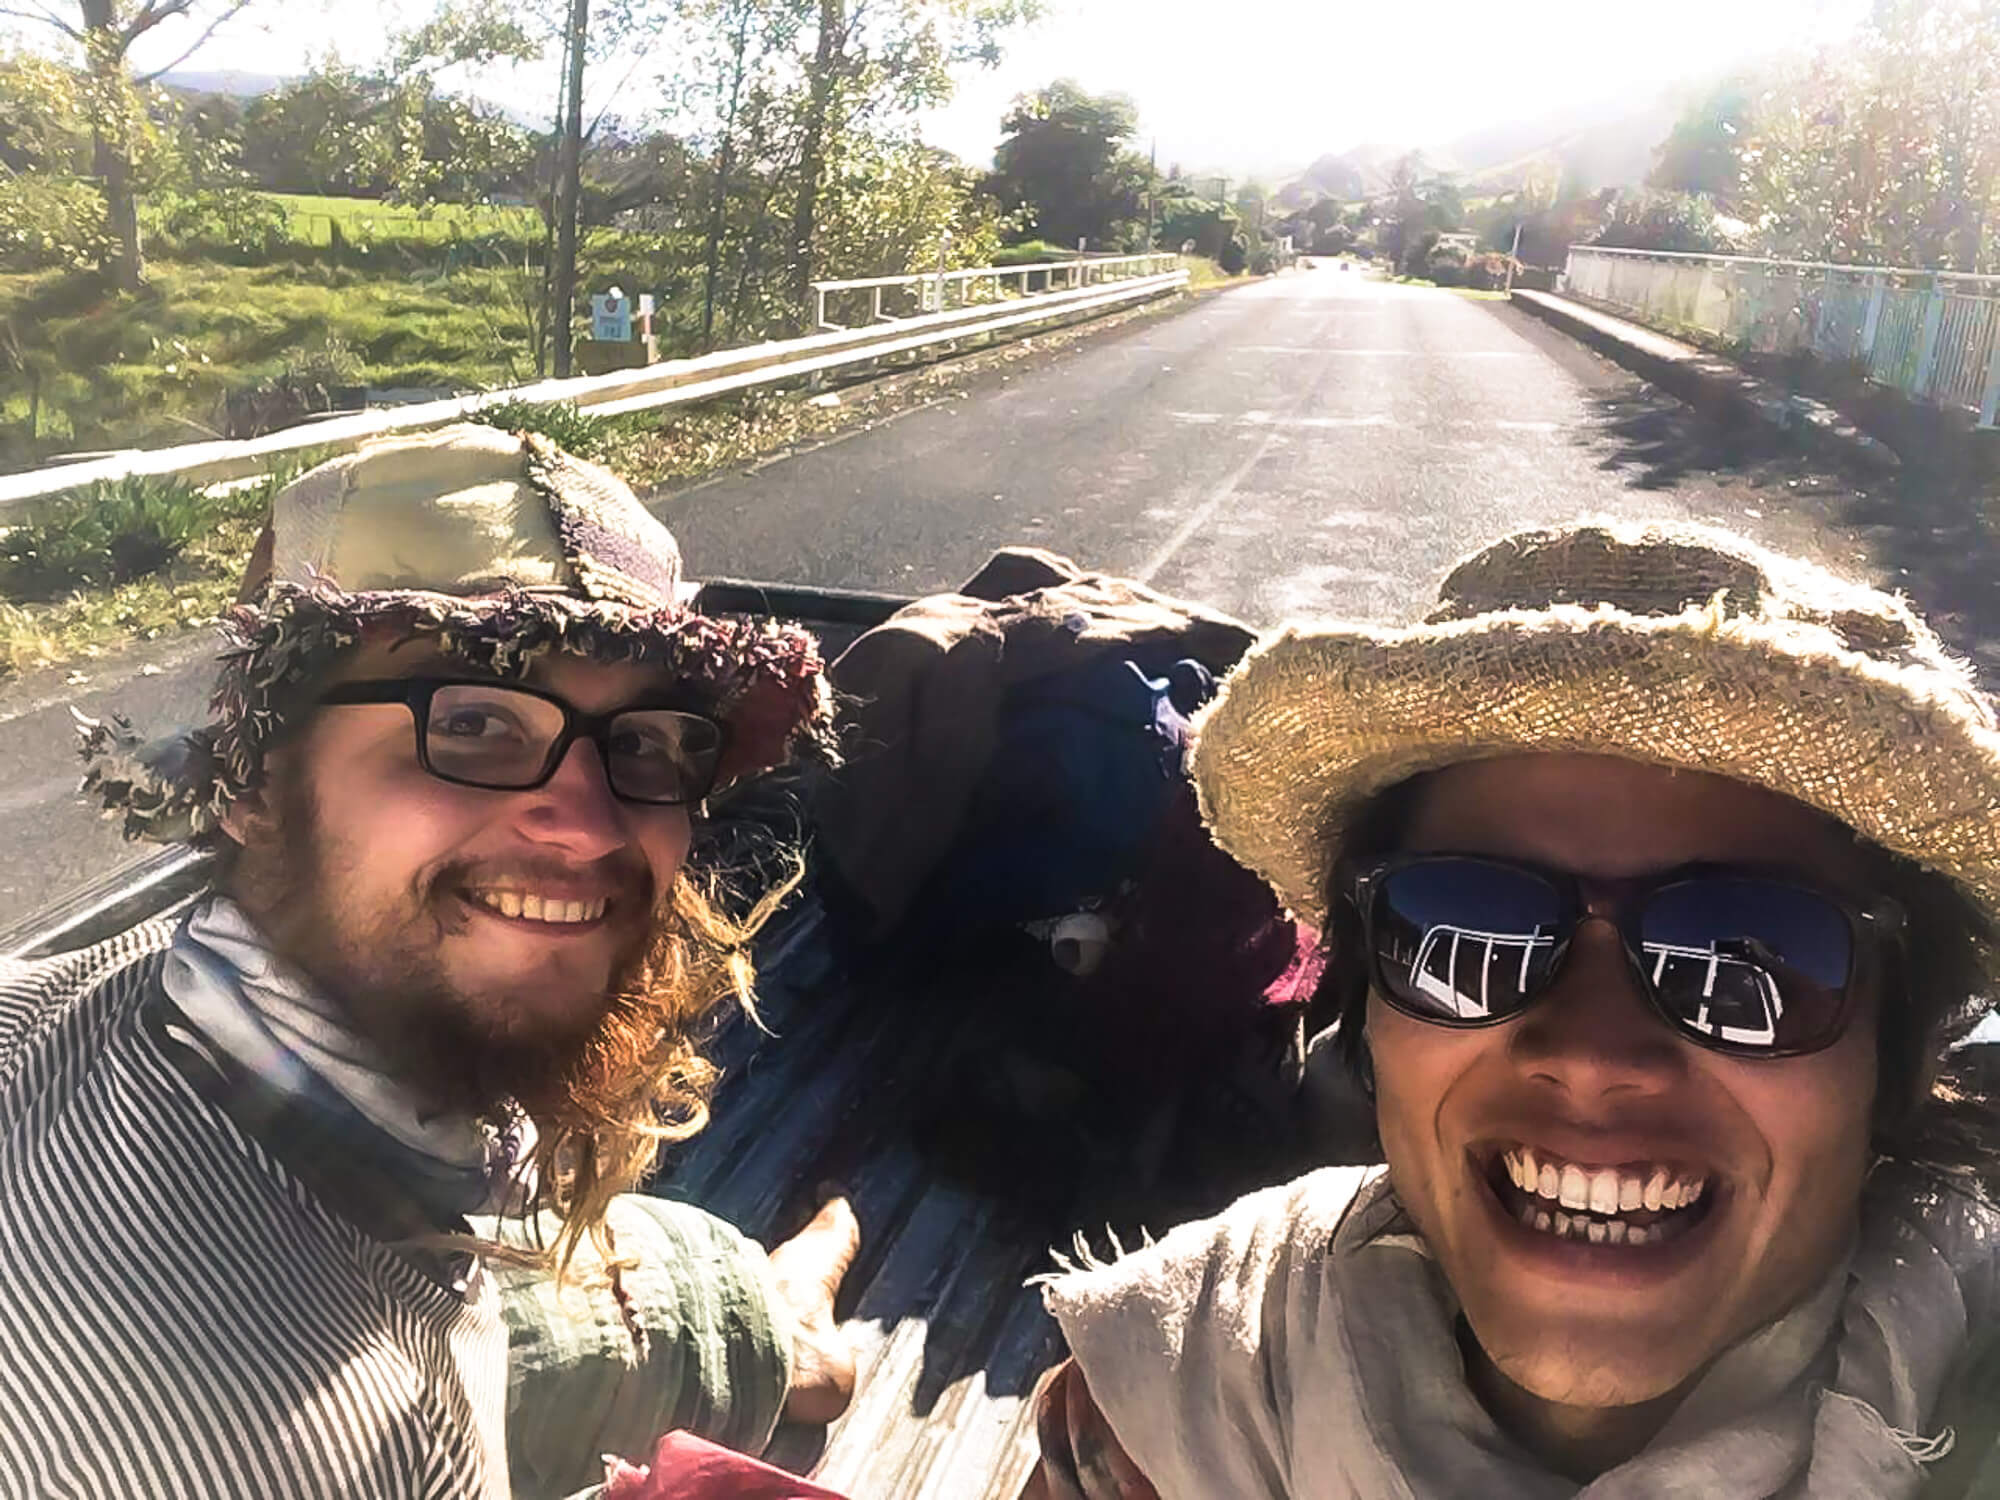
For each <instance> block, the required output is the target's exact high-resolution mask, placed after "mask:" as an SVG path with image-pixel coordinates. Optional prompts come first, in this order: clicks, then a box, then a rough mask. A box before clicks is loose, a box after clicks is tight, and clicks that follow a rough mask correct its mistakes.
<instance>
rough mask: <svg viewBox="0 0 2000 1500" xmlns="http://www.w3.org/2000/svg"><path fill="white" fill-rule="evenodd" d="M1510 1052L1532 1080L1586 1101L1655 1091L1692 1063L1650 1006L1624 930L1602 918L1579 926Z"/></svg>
mask: <svg viewBox="0 0 2000 1500" xmlns="http://www.w3.org/2000/svg"><path fill="white" fill-rule="evenodd" d="M1510 1050H1511V1052H1512V1054H1513V1056H1514V1059H1515V1061H1516V1063H1517V1064H1518V1065H1519V1066H1520V1067H1522V1068H1523V1069H1524V1070H1526V1071H1527V1072H1528V1073H1529V1074H1530V1075H1532V1076H1533V1077H1536V1078H1538V1079H1541V1080H1543V1081H1544V1082H1548V1083H1552V1084H1554V1085H1555V1086H1556V1087H1558V1088H1560V1089H1562V1090H1563V1091H1564V1092H1565V1093H1568V1094H1570V1095H1572V1096H1574V1097H1576V1098H1577V1099H1579V1100H1584V1099H1591V1098H1596V1097H1599V1096H1603V1095H1607V1094H1616V1093H1653V1092H1656V1091H1658V1090H1660V1089H1662V1088H1665V1087H1667V1086H1668V1085H1669V1084H1671V1083H1672V1082H1673V1081H1674V1080H1676V1079H1677V1078H1679V1077H1680V1075H1681V1073H1682V1070H1683V1069H1684V1068H1685V1066H1686V1058H1685V1055H1684V1053H1683V1051H1682V1047H1681V1042H1680V1039H1679V1038H1678V1037H1676V1036H1675V1035H1674V1033H1673V1031H1672V1030H1671V1028H1669V1027H1668V1026H1667V1024H1666V1022H1665V1021H1663V1020H1662V1019H1661V1018H1660V1016H1659V1014H1658V1012H1656V1011H1655V1010H1654V1009H1653V1007H1652V1005H1651V1004H1650V1003H1649V1002H1648V1001H1647V999H1646V996H1645V992H1644V991H1643V990H1641V989H1640V988H1639V981H1638V978H1637V976H1636V975H1635V974H1634V973H1633V970H1632V963H1631V959H1630V957H1629V956H1628V955H1627V953H1626V951H1625V945H1624V942H1623V940H1622V939H1621V938H1620V936H1619V934H1618V930H1617V928H1616V927H1615V926H1614V925H1613V924H1612V923H1610V922H1609V921H1606V920H1604V919H1603V918H1587V919H1585V921H1584V922H1583V923H1582V924H1581V925H1579V926H1578V928H1577V930H1576V934H1575V936H1574V937H1572V938H1571V939H1570V944H1569V948H1568V951H1567V952H1565V953H1564V955H1563V961H1562V967H1561V968H1560V969H1559V970H1558V971H1557V973H1556V976H1555V981H1554V983H1553V984H1552V985H1551V986H1550V988H1549V990H1548V992H1547V993H1546V994H1544V995H1543V996H1542V997H1541V999H1540V1000H1539V1001H1538V1002H1537V1003H1535V1004H1534V1005H1531V1006H1529V1007H1528V1009H1527V1011H1526V1013H1525V1014H1523V1016H1522V1017H1521V1023H1520V1025H1519V1026H1517V1027H1516V1028H1515V1031H1514V1035H1513V1036H1512V1038H1511V1039H1510Z"/></svg>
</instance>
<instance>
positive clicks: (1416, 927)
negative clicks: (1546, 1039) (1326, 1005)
mask: <svg viewBox="0 0 2000 1500" xmlns="http://www.w3.org/2000/svg"><path fill="white" fill-rule="evenodd" d="M1335 880H1336V882H1337V890H1338V891H1339V893H1340V894H1341V896H1342V897H1344V899H1346V900H1347V901H1348V902H1350V903H1351V904H1352V905H1353V908H1354V910H1355V911H1356V912H1357V913H1358V914H1359V916H1360V918H1361V927H1362V932H1363V938H1364V942H1365V944H1366V947H1367V954H1368V965H1369V978H1370V980H1371V982H1372V983H1373V984H1374V986H1375V989H1376V992H1377V993H1378V994H1380V995H1381V996H1382V998H1383V999H1384V1000H1385V1001H1386V1002H1387V1003H1388V1004H1390V1005H1392V1006H1394V1007H1395V1008H1396V1009H1397V1010H1399V1011H1401V1012H1402V1013H1403V1014H1404V1015H1407V1016H1412V1017H1414V1018H1415V1019H1417V1020H1420V1021H1428V1022H1430V1023H1432V1024H1434V1025H1439V1026H1454V1027H1474V1026H1493V1025H1498V1024H1499V1023H1501V1022H1503V1021H1509V1020H1512V1019H1513V1018H1514V1017H1516V1016H1518V1015H1520V1014H1521V1012H1523V1011H1524V1010H1526V1009H1527V1008H1528V1006H1529V1005H1531V1004H1533V1003H1534V1002H1535V1001H1536V1000H1537V999H1538V998H1540V997H1541V996H1542V995H1543V994H1545V993H1546V992H1547V991H1548V989H1549V987H1550V986H1551V985H1553V984H1554V983H1555V980H1556V977H1557V975H1558V973H1559V972H1560V971H1561V968H1562V963H1563V959H1564V957H1565V955H1566V954H1567V953H1568V951H1569V945H1570V942H1571V940H1572V939H1573V938H1574V937H1575V936H1576V931H1577V928H1578V927H1579V926H1581V925H1582V924H1583V923H1584V922H1585V921H1587V920H1589V919H1591V918H1593V917H1595V918H1602V919H1604V920H1606V921H1609V922H1611V923H1612V924H1613V925H1614V926H1615V927H1616V928H1617V930H1618V933H1619V936H1620V938H1621V939H1622V941H1623V946H1624V949H1625V956H1626V959H1627V961H1628V962H1629V963H1630V965H1631V968H1632V973H1633V978H1634V980H1635V981H1636V982H1637V984H1638V986H1639V988H1640V989H1641V990H1642V991H1643V992H1644V994H1645V996H1646V999H1647V1001H1648V1002H1649V1003H1650V1004H1651V1005H1652V1007H1653V1009H1654V1010H1656V1011H1657V1012H1658V1013H1659V1014H1660V1016H1661V1018H1662V1019H1663V1020H1665V1021H1666V1022H1667V1023H1668V1024H1669V1025H1670V1026H1672V1027H1673V1028H1674V1029H1675V1030H1676V1031H1678V1032H1679V1033H1680V1034H1681V1035H1682V1036H1685V1037H1687V1038H1688V1039H1689V1040H1690V1041H1692V1042H1695V1043H1697V1044H1699V1045H1700V1046H1703V1047H1707V1048H1711V1049H1713V1050H1715V1051H1718V1052H1727V1053H1731V1054H1734V1055H1737V1056H1741V1057H1794V1056H1798V1055H1800V1054H1802V1053H1807V1052H1817V1051H1819V1050H1820V1049H1821V1048H1823V1047H1828V1046H1831V1045H1832V1044H1833V1043H1834V1042H1835V1041H1836V1040H1838V1039H1839V1037H1840V1035H1841V1033H1842V1032H1844V1031H1845V1030H1846V1029H1847V1025H1848V1022H1849V1020H1850V1019H1851V1018H1852V1015H1853V1013H1854V1009H1855V1005H1854V997H1855V994H1856V992H1857V991H1858V990H1859V989H1860V987H1861V986H1862V985H1863V984H1864V983H1868V982H1871V980H1873V979H1874V977H1875V976H1880V975H1882V974H1883V973H1884V972H1885V965H1884V962H1883V949H1884V948H1885V947H1886V945H1887V944H1889V943H1891V942H1893V941H1896V940H1897V939H1898V938H1899V935H1900V933H1901V931H1902V928H1903V923H1904V914H1903V910H1902V908H1901V907H1899V906H1898V905H1897V904H1896V903H1895V902H1893V901H1889V900H1887V899H1883V900H1879V901H1875V902H1872V903H1868V904H1863V903H1860V902H1857V901H1854V900H1851V899H1850V898H1848V897H1846V896H1842V895H1839V894H1837V893H1835V892H1832V891H1827V890H1822V889H1820V888H1818V887H1815V886H1812V885H1808V884H1804V883H1801V882H1799V881H1797V880H1793V879H1789V878H1786V877H1784V876H1782V875H1778V874H1774V873H1772V872H1770V871H1768V870H1760V869H1757V868H1755V867H1749V866H1735V865H1718V864H1701V865H1688V866H1684V867H1682V868H1680V869H1676V870H1669V871H1666V872H1664V873H1662V874H1660V875H1657V876H1653V877H1648V878H1646V879H1642V880H1630V881H1585V880H1583V879H1581V878H1579V877H1578V876H1576V875H1574V874H1572V873H1569V872H1567V871H1562V870H1550V869H1544V868H1542V867H1540V866H1538V865H1533V864H1528V863H1525V862H1518V861H1513V860H1504V859H1494V858H1489V857H1485V856H1478V855H1463V854H1411V853H1404V854H1396V855H1391V856H1388V857H1385V858H1377V859H1370V860H1365V861H1351V860H1344V861H1342V862H1341V865H1340V867H1339V868H1338V869H1337V870H1336V872H1335ZM1875 982H1879V980H1876V981H1875Z"/></svg>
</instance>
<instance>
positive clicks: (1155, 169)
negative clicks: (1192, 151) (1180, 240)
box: [1146, 136, 1160, 255]
mask: <svg viewBox="0 0 2000 1500" xmlns="http://www.w3.org/2000/svg"><path fill="white" fill-rule="evenodd" d="M1159 180H1160V139H1159V137H1158V136H1155V137H1154V138H1153V149H1152V150H1151V151H1150V152H1149V153H1148V154H1147V157H1146V253H1147V254H1148V255H1151V254H1152V253H1153V249H1154V246H1153V190H1154V188H1155V187H1156V186H1157V185H1158V183H1159Z"/></svg>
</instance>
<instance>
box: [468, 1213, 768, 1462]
mask: <svg viewBox="0 0 2000 1500" xmlns="http://www.w3.org/2000/svg"><path fill="white" fill-rule="evenodd" d="M606 1222H607V1224H608V1225H609V1227H610V1229H611V1233H612V1246H613V1251H614V1257H615V1259H617V1260H618V1261H620V1262H631V1263H632V1264H629V1265H626V1266H624V1268H623V1269H621V1270H620V1271H619V1272H618V1273H617V1277H616V1289H615V1290H614V1286H613V1280H612V1278H611V1277H610V1276H609V1275H607V1273H606V1271H605V1268H604V1265H603V1262H602V1261H601V1260H600V1259H598V1257H597V1256H596V1255H595V1254H594V1253H593V1252H592V1251H591V1250H590V1248H589V1246H588V1245H587V1244H586V1245H585V1246H584V1247H583V1248H581V1249H579V1250H578V1252H577V1256H576V1259H575V1261H574V1262H573V1263H572V1264H571V1268H570V1273H569V1276H568V1277H567V1278H566V1279H565V1280H564V1282H563V1283H562V1284H561V1286H560V1287H558V1286H557V1284H556V1282H555V1281H554V1279H553V1277H551V1276H550V1275H548V1274H547V1273H543V1272H538V1271H534V1270H530V1269H527V1268H523V1267H515V1266H506V1265H501V1264H497V1263H493V1264H491V1266H490V1269H491V1271H492V1274H493V1276H494V1278H495V1280H496V1281H497V1282H498V1283H499V1286H500V1289H501V1311H502V1315H503V1317H504V1318H505V1320H506V1324H507V1359H508V1367H507V1459H508V1467H509V1469H510V1471H511V1473H512V1477H513V1485H514V1496H515V1500H551V1497H555V1496H563V1495H569V1494H571V1493H572V1492H574V1491H577V1490H580V1489H584V1488H586V1487H588V1486H590V1485H593V1484H598V1483H601V1482H602V1480H603V1478H604V1463H603V1455H605V1454H607V1453H609V1454H616V1455H618V1456H620V1457H622V1458H628V1459H631V1460H633V1461H634V1462H639V1463H644V1462H645V1461H646V1460H647V1458H649V1457H650V1455H651V1453H652V1451H653V1446H654V1444H655V1443H656V1442H657V1440H658V1439H659V1437H660V1435H661V1434H662V1433H666V1432H670V1431H673V1430H675V1429H686V1430H687V1431H689V1432H693V1433H695V1434H697V1435H698V1436H701V1437H705V1438H707V1439H709V1440H710V1441H711V1442H715V1443H720V1444H722V1445H723V1446H724V1447H728V1448H734V1449H737V1450H738V1451H741V1452H746V1453H757V1452H759V1451H761V1450H762V1448H763V1446H764V1444H765V1443H766V1442H767V1441H769V1439H770V1436H771V1431H772V1429H773V1428H774V1427H776V1425H777V1422H778V1417H779V1415H780V1413H781V1411H782V1410H783V1407H784V1401H785V1392H786V1390H787V1388H788V1386H789V1385H790V1382H791V1357H792V1351H791V1324H790V1319H789V1317H788V1316H787V1315H786V1313H785V1312H784V1311H783V1309H782V1308H780V1307H779V1306H777V1305H776V1302H775V1299H774V1297H773V1295H772V1293H771V1290H770V1282H769V1278H768V1270H767V1264H768V1262H767V1261H766V1258H765V1255H764V1252H763V1250H762V1249H760V1248H759V1247H758V1246H757V1245H755V1244H753V1243H752V1242H751V1241H749V1240H747V1239H745V1238H744V1237H743V1236H742V1235H741V1234H739V1233H738V1232H737V1231H736V1230H735V1229H733V1228H732V1227H730V1226H729V1225H728V1224H725V1223H723V1222H722V1221H721V1220H720V1219H717V1218H715V1217H714V1216H712V1215H710V1214H706V1213H703V1212H702V1211H701V1210H700V1209H698V1208H695V1207H693V1206H692V1205H690V1204H686V1203H675V1202H671V1201H669V1200H667V1199H663V1198H651V1197H646V1196H644V1195H641V1194H636V1193H634V1194H627V1195H625V1196H623V1197H621V1198H618V1199H616V1200H614V1202H613V1203H612V1206H611V1211H610V1213H609V1214H608V1215H607V1216H606ZM474 1228H475V1229H476V1230H477V1231H478V1232H479V1233H481V1234H486V1235H491V1236H493V1237H495V1238H497V1239H499V1240H500V1241H501V1242H502V1243H505V1244H512V1245H522V1246H527V1245H536V1244H538V1243H539V1244H546V1243H549V1242H550V1241H552V1240H553V1238H554V1235H555V1223H554V1221H553V1219H552V1218H550V1217H548V1216H544V1217H543V1219H542V1220H541V1221H539V1223H537V1222H536V1221H528V1222H527V1223H523V1221H521V1220H519V1219H511V1220H506V1221H500V1222H495V1221H492V1220H483V1221H477V1222H475V1225H474ZM537 1232H539V1234H540V1236H541V1237H542V1238H541V1239H540V1240H539V1241H537V1239H536V1238H535V1236H536V1234H537ZM620 1292H622V1294H623V1298H624V1303H623V1306H622V1307H621V1305H620V1298H619V1293H620ZM628 1319H629V1322H628Z"/></svg>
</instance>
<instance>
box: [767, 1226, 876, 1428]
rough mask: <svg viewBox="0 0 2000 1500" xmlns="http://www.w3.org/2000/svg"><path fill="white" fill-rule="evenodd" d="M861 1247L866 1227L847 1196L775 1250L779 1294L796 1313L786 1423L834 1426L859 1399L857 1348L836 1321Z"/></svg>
mask: <svg viewBox="0 0 2000 1500" xmlns="http://www.w3.org/2000/svg"><path fill="white" fill-rule="evenodd" d="M860 1248H861V1224H860V1221H859V1220H857V1219H856V1218H855V1217H854V1208H853V1205H851V1204H850V1203H849V1202H848V1201H847V1199H846V1198H845V1197H844V1196H840V1195H838V1194H836V1195H835V1196H834V1197H832V1198H829V1199H828V1200H827V1201H826V1203H825V1205H824V1206H823V1207H822V1208H821V1209H820V1211H819V1212H818V1213H817V1214H815V1215H814V1216H813V1221H812V1222H811V1223H810V1224H808V1225H806V1227H805V1228H804V1229H801V1230H800V1231H799V1232H798V1233H797V1234H796V1235H794V1236H793V1237H792V1238H791V1239H788V1240H786V1241H785V1242H784V1243H783V1244H782V1245H780V1246H778V1248H777V1249H775V1250H773V1251H772V1252H771V1271H772V1276H773V1279H774V1280H775V1281H776V1282H777V1284H778V1296H779V1297H780V1298H781V1299H782V1300H783V1302H784V1304H785V1306H786V1307H787V1308H788V1309H790V1311H791V1314H792V1323H793V1327H794V1328H795V1330H796V1333H795V1335H794V1337H793V1340H792V1386H791V1390H790V1391H789V1392H788V1393H787V1394H786V1396H785V1419H786V1420H787V1421H790V1422H806V1423H811V1424H813V1425H815V1426H817V1425H819V1424H822V1423H826V1422H831V1421H832V1420H833V1419H834V1418H835V1417H837V1416H839V1415H840V1414H841V1413H842V1412H844V1411H846V1410H847V1404H848V1402H850V1401H852V1400H853V1399H854V1350H853V1349H852V1348H850V1347H849V1345H848V1342H847V1336H846V1335H845V1334H843V1333H842V1332H841V1331H840V1324H839V1321H838V1320H837V1319H836V1318H835V1317H834V1313H833V1299H834V1298H835V1297H836V1296H837V1295H838V1294H839V1292H840V1282H841V1278H842V1277H844V1276H846V1275H847V1268H848V1267H849V1266H851V1265H853V1264H854V1255H855V1252H856V1251H857V1250H859V1249H860Z"/></svg>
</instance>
